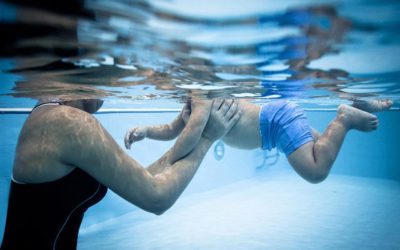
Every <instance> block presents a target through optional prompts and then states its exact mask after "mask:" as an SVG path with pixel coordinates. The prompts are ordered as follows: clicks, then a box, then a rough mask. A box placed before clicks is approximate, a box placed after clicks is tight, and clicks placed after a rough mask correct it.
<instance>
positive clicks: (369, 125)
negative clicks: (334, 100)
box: [338, 104, 378, 132]
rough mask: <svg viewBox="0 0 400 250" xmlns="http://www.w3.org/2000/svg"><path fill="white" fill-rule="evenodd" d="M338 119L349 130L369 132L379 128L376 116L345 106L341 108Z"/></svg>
mask: <svg viewBox="0 0 400 250" xmlns="http://www.w3.org/2000/svg"><path fill="white" fill-rule="evenodd" d="M338 118H339V120H340V121H341V122H343V125H345V126H346V127H347V128H348V129H357V130H360V131H364V132H368V131H371V130H375V129H376V128H377V127H378V118H377V117H376V116H375V115H373V114H370V113H368V112H365V111H362V110H360V109H357V108H354V107H351V106H349V105H345V104H342V105H340V106H339V109H338Z"/></svg>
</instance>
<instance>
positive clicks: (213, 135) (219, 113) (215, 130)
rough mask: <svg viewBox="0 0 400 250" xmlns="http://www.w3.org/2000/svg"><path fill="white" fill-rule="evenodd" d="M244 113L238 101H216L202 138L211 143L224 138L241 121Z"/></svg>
mask: <svg viewBox="0 0 400 250" xmlns="http://www.w3.org/2000/svg"><path fill="white" fill-rule="evenodd" d="M241 115H242V111H241V110H240V108H239V106H238V103H237V101H235V100H233V99H232V100H231V99H227V100H225V99H216V100H214V102H213V104H212V107H211V113H210V118H209V120H208V122H207V125H206V127H205V129H204V131H203V134H202V136H203V137H204V138H206V139H208V140H210V141H212V142H213V141H216V140H218V139H219V138H221V137H223V136H224V135H225V134H226V133H228V132H229V130H231V128H232V127H233V126H234V125H235V124H236V123H237V122H238V121H239V119H240V116H241Z"/></svg>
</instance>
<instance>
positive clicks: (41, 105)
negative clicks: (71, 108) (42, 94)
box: [31, 102, 62, 113]
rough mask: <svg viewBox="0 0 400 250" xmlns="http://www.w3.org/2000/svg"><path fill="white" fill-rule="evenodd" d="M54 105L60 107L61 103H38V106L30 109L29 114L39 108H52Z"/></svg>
mask: <svg viewBox="0 0 400 250" xmlns="http://www.w3.org/2000/svg"><path fill="white" fill-rule="evenodd" d="M54 105H62V103H61V102H44V103H40V104H39V105H36V106H35V107H34V108H33V109H32V111H31V113H32V112H33V111H35V110H36V109H38V108H40V107H43V106H54Z"/></svg>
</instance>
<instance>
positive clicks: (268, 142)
mask: <svg viewBox="0 0 400 250" xmlns="http://www.w3.org/2000/svg"><path fill="white" fill-rule="evenodd" d="M260 135H261V143H262V145H261V148H262V149H263V150H271V149H272V148H275V147H277V148H278V150H280V151H281V152H283V153H285V154H286V156H289V155H290V154H291V153H293V152H294V151H295V150H296V149H298V148H299V147H301V146H302V145H304V144H305V143H307V142H309V141H312V140H314V139H313V136H312V132H311V127H310V126H309V125H308V121H307V117H306V115H305V114H304V110H303V109H302V108H300V107H299V106H298V105H297V104H295V103H292V102H288V101H273V102H269V103H266V104H264V105H263V106H262V107H261V109H260Z"/></svg>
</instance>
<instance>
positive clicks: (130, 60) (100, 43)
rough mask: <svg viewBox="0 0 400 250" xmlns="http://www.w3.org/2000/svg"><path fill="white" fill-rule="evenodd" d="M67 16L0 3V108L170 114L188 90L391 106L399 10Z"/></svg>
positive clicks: (366, 4) (141, 6)
mask: <svg viewBox="0 0 400 250" xmlns="http://www.w3.org/2000/svg"><path fill="white" fill-rule="evenodd" d="M67 5H68V8H67V7H65V6H61V7H58V8H55V7H54V6H53V7H48V8H47V9H46V8H42V9H40V8H35V6H34V4H28V5H26V6H18V5H14V4H9V3H1V9H2V13H4V14H2V16H1V18H0V21H1V23H0V24H1V28H2V29H3V31H4V32H3V33H5V34H8V35H7V36H6V37H4V38H3V39H2V46H1V48H0V52H1V57H2V60H1V61H2V63H1V64H0V65H1V69H2V70H3V73H2V81H3V83H2V88H1V93H2V96H1V97H0V107H10V106H11V107H21V106H24V105H23V104H22V102H23V101H22V99H19V100H20V101H16V100H15V99H12V98H10V96H14V97H15V96H16V97H31V98H39V97H46V96H60V95H64V96H65V95H67V94H68V95H72V94H73V95H74V96H75V97H76V98H79V97H82V96H90V97H102V98H103V99H108V100H109V102H108V104H111V105H114V106H121V105H118V103H122V105H123V107H126V106H127V105H136V104H137V103H138V102H142V103H143V104H144V105H149V103H151V101H165V100H170V101H171V102H170V103H176V102H177V101H179V100H180V99H181V97H182V96H185V95H187V94H188V93H189V91H190V90H192V89H203V90H206V91H208V96H209V97H215V96H223V97H237V98H240V97H247V98H253V99H254V101H261V102H262V101H263V100H264V99H276V98H288V99H291V100H294V101H297V102H299V103H305V104H309V105H311V106H313V107H317V108H318V107H324V106H326V105H336V104H337V103H343V102H346V100H348V99H351V98H355V97H356V98H363V99H368V98H377V97H379V98H391V99H393V100H395V101H396V102H397V101H398V100H399V93H400V87H399V86H400V83H399V80H398V79H399V76H400V58H399V56H398V55H399V54H400V46H399V44H400V37H399V33H398V28H399V27H400V18H399V17H400V8H399V7H400V2H398V1H355V0H353V1H323V4H322V3H321V2H318V1H294V0H292V1H274V2H268V1H267V2H266V1H260V0H253V1H245V0H243V1H235V2H234V3H226V2H225V1H208V0H207V1H183V0H182V1H180V0H179V1H162V0H160V1H86V2H84V4H82V5H84V6H78V4H75V5H74V4H67ZM32 6H33V7H32ZM50 6H51V5H50ZM25 100H26V101H28V100H29V99H25ZM28 103H29V105H31V103H33V102H32V101H31V102H29V101H28ZM29 105H26V104H25V106H29ZM396 105H397V103H396ZM156 106H157V105H156Z"/></svg>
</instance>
